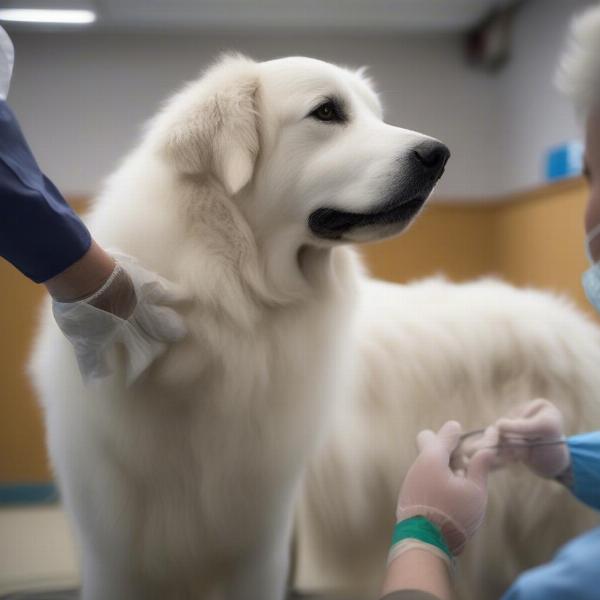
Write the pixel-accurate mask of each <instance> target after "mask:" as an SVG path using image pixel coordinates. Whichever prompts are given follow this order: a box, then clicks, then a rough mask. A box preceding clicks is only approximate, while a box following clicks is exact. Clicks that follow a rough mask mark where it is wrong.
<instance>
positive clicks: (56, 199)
mask: <svg viewBox="0 0 600 600" xmlns="http://www.w3.org/2000/svg"><path fill="white" fill-rule="evenodd" d="M91 242H92V239H91V236H90V233H89V231H88V230H87V228H86V226H85V225H84V224H83V223H82V221H81V219H80V218H79V217H78V216H77V215H76V214H75V212H74V211H73V210H72V209H71V207H70V206H69V205H68V204H67V202H66V201H65V199H64V198H63V197H62V195H61V193H60V192H59V191H58V189H56V186H55V185H54V184H53V183H52V182H51V181H50V180H49V179H48V178H47V177H46V176H45V175H44V174H43V173H42V172H41V171H40V169H39V167H38V165H37V163H36V161H35V158H34V157H33V154H32V153H31V150H30V149H29V146H28V145H27V142H26V141H25V137H24V136H23V133H22V132H21V128H20V127H19V124H18V122H17V119H16V117H15V116H14V114H13V112H12V110H11V109H10V107H9V106H8V104H6V102H5V101H3V100H0V256H2V257H3V258H5V259H6V260H8V261H9V262H11V263H12V264H13V265H14V266H15V267H16V268H17V269H19V271H21V272H22V273H23V274H24V275H26V276H27V277H29V278H30V279H32V280H33V281H35V282H36V283H41V282H44V281H47V280H48V279H50V278H52V277H54V276H55V275H58V274H59V273H61V272H62V271H64V270H65V269H66V268H67V267H69V266H71V265H72V264H73V263H74V262H76V261H77V260H79V259H80V258H81V257H82V256H83V255H84V254H85V253H86V252H87V251H88V249H89V247H90V245H91Z"/></svg>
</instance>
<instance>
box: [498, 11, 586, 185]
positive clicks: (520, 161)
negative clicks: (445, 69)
mask: <svg viewBox="0 0 600 600" xmlns="http://www.w3.org/2000/svg"><path fill="white" fill-rule="evenodd" d="M593 4H598V2H594V1H593V0H530V1H529V2H528V3H527V4H525V6H524V7H523V8H522V10H521V12H520V13H519V15H518V18H517V20H516V22H515V27H514V31H513V51H512V61H511V62H510V64H509V65H508V67H507V68H506V69H505V70H504V71H502V73H501V74H500V76H499V78H498V81H497V86H498V92H497V93H498V100H499V102H500V107H501V111H502V118H501V123H502V126H501V128H500V131H499V137H498V165H499V168H498V169H497V170H496V175H497V178H496V180H495V181H494V180H493V181H492V186H493V188H494V189H495V190H497V191H498V192H500V193H505V192H509V191H512V190H515V189H523V188H529V187H532V186H535V185H536V184H539V183H540V182H542V181H543V180H544V164H545V163H544V158H545V153H546V151H547V150H548V148H550V147H552V146H555V145H556V144H560V143H562V142H565V141H568V140H571V139H578V138H580V137H581V131H580V128H579V127H578V124H577V123H576V122H575V118H574V113H573V109H572V107H571V105H570V104H569V102H568V101H567V100H566V99H565V98H563V97H562V96H561V95H560V93H559V92H558V91H557V90H556V89H555V87H554V84H553V81H554V74H555V71H556V65H557V62H558V58H559V56H560V53H561V52H562V50H563V41H564V38H565V35H566V32H567V29H568V24H569V21H570V18H571V16H572V15H573V14H575V13H576V12H578V11H579V10H581V9H583V8H585V7H587V6H590V5H593Z"/></svg>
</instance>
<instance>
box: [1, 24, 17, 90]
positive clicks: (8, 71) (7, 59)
mask: <svg viewBox="0 0 600 600" xmlns="http://www.w3.org/2000/svg"><path fill="white" fill-rule="evenodd" d="M14 62H15V50H14V48H13V45H12V42H11V41H10V38H9V37H8V34H7V33H6V31H4V29H2V27H0V100H6V96H7V94H8V87H9V86H10V77H11V75H12V70H13V63H14Z"/></svg>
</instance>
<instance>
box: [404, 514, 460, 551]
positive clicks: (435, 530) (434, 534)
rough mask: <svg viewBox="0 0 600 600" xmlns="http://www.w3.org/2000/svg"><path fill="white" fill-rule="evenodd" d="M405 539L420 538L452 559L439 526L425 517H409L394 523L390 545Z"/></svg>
mask: <svg viewBox="0 0 600 600" xmlns="http://www.w3.org/2000/svg"><path fill="white" fill-rule="evenodd" d="M406 539H412V540H420V541H421V542H425V543H426V544H431V545H432V546H436V547H437V548H439V549H440V550H442V552H444V553H445V554H447V555H448V558H449V559H450V560H452V552H450V548H448V544H446V541H445V540H444V537H443V536H442V532H441V531H440V529H439V527H437V526H436V525H434V524H433V523H432V522H431V521H429V520H428V519H426V518H425V517H421V516H417V517H411V518H410V519H405V520H404V521H400V522H399V523H397V524H396V527H394V533H393V535H392V546H394V545H395V544H397V543H398V542H401V541H402V540H406Z"/></svg>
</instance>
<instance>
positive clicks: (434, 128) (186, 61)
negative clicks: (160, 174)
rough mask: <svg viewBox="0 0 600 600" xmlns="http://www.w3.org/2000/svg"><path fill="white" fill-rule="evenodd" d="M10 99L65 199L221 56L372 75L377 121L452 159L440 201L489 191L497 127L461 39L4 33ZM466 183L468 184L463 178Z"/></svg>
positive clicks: (489, 92)
mask: <svg viewBox="0 0 600 600" xmlns="http://www.w3.org/2000/svg"><path fill="white" fill-rule="evenodd" d="M13 38H14V43H15V48H16V55H17V62H16V64H15V72H14V80H13V86H12V89H11V92H10V96H9V101H10V102H11V104H12V106H13V107H14V109H15V111H16V113H17V115H18V117H19V119H20V120H21V122H22V126H23V128H24V131H25V133H26V135H27V137H28V139H29V141H30V144H31V146H32V148H33V150H34V152H35V153H36V155H37V157H38V160H39V162H40V164H41V165H42V166H43V168H44V169H45V170H46V171H47V172H48V174H49V175H50V177H51V178H53V179H54V180H55V182H56V183H57V185H58V186H59V188H61V189H62V190H63V192H64V193H66V194H75V195H79V194H87V195H89V194H92V193H94V192H95V191H96V190H97V189H98V186H99V185H100V182H101V180H102V178H103V177H104V176H106V175H107V174H108V173H109V172H110V171H111V170H112V169H113V168H114V167H115V165H116V163H117V161H118V160H119V158H120V157H121V156H123V155H124V153H125V152H127V150H128V149H129V148H130V147H132V146H133V144H134V143H135V140H136V139H137V138H138V136H139V132H140V130H141V126H142V124H143V123H144V122H145V121H146V120H147V119H148V118H149V117H151V116H152V115H153V114H154V113H155V112H156V110H157V108H158V106H159V105H160V103H161V101H162V100H163V99H164V98H165V97H167V96H168V95H170V94H171V93H172V92H173V91H174V90H176V89H177V88H178V87H180V86H181V85H182V83H183V82H185V81H186V80H189V79H191V78H194V77H196V75H197V74H198V72H199V71H200V69H201V68H202V67H204V66H205V65H206V64H207V63H208V62H210V61H211V60H213V59H214V57H215V56H217V55H218V54H219V52H221V51H223V50H228V49H236V50H239V51H242V52H246V53H248V54H249V55H251V56H253V57H255V58H256V59H268V58H274V57H279V56H285V55H307V56H314V57H317V58H323V59H325V60H328V61H332V62H336V63H340V64H348V65H354V66H361V65H365V64H366V65H370V66H371V69H370V71H371V74H372V76H373V78H374V79H375V81H376V83H377V84H378V85H379V88H380V91H381V94H382V96H383V100H384V104H385V106H386V108H387V115H386V120H387V121H389V122H390V123H394V124H398V125H400V126H403V127H407V128H409V129H416V130H419V131H423V132H426V133H429V134H431V135H433V136H436V137H439V138H440V139H442V140H444V141H445V142H446V143H447V144H448V145H449V146H450V147H451V149H452V152H453V156H452V160H451V162H450V163H449V165H448V168H447V171H446V175H445V176H444V179H443V183H442V187H441V189H440V193H442V194H446V195H460V196H462V195H464V194H465V193H467V195H477V194H483V193H484V192H486V191H487V190H488V188H489V186H490V181H489V174H490V173H492V171H491V170H490V168H489V166H490V165H489V163H490V160H491V157H490V155H489V154H488V152H487V141H488V140H489V139H493V138H494V137H495V136H494V131H495V128H496V126H497V123H496V122H495V118H496V117H495V116H496V115H497V114H498V113H497V111H496V110H494V109H492V110H490V107H493V106H494V104H495V98H494V96H493V92H494V90H493V88H492V87H490V85H489V76H488V75H486V74H481V73H478V72H476V71H472V70H470V69H469V68H467V67H466V66H465V65H464V63H463V60H462V44H461V39H460V38H459V37H458V36H456V35H442V36H439V35H437V36H402V37H401V36H390V35H387V36H386V35H378V36H356V35H355V36H348V35H343V36H342V35H331V36H322V35H321V36H308V35H304V36H303V35H295V36H275V35H269V36H263V37H253V36H239V35H238V36H232V35H218V36H217V35H205V34H203V35H193V34H189V33H186V34H181V35H175V34H173V35H160V34H150V33H135V34H130V35H129V34H124V33H113V34H109V33H90V34H83V33H70V34H42V33H38V34H35V35H34V34H24V33H18V34H16V33H15V34H13ZM467 173H468V177H467V176H466V174H467Z"/></svg>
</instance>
